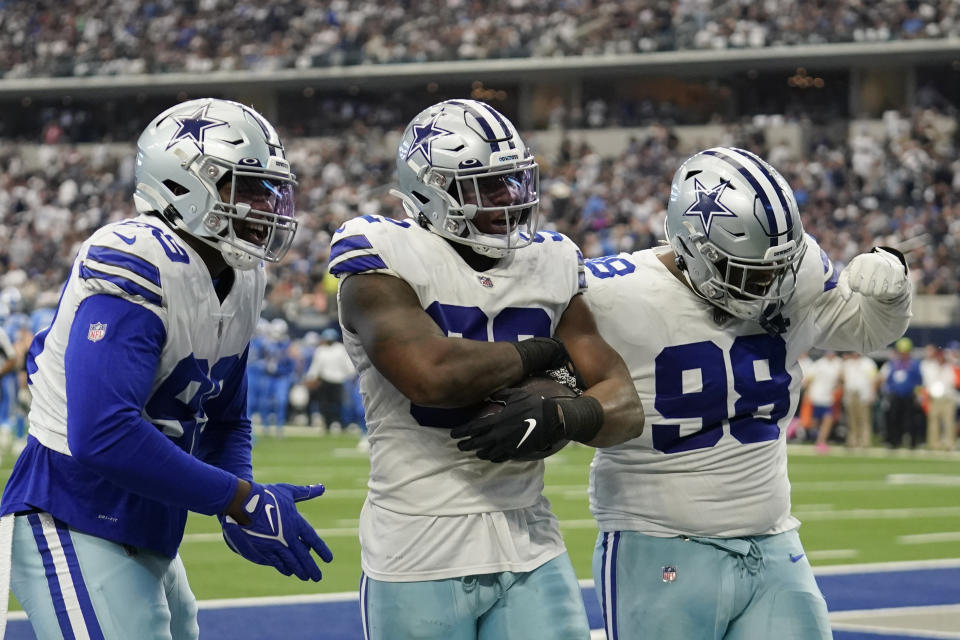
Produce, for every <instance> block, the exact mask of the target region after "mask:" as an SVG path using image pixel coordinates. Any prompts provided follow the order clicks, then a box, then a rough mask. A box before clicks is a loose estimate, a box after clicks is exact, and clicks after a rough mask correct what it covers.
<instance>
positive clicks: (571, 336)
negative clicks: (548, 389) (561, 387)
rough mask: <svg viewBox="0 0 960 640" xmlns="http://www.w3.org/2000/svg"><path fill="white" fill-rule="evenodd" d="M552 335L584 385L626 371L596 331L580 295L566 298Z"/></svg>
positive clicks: (613, 351) (595, 325)
mask: <svg viewBox="0 0 960 640" xmlns="http://www.w3.org/2000/svg"><path fill="white" fill-rule="evenodd" d="M554 337H556V338H558V339H559V340H560V341H561V342H563V344H564V346H566V348H567V353H569V354H570V358H571V359H572V360H573V363H574V365H575V366H576V367H577V371H578V372H579V373H580V376H581V377H582V378H583V381H584V382H585V383H586V384H587V386H588V387H590V386H593V385H595V384H596V383H598V382H600V381H601V380H606V379H607V378H610V377H611V376H613V375H617V374H623V373H624V372H625V371H626V365H624V364H623V359H622V358H621V357H620V354H618V353H617V352H616V351H615V350H614V349H613V347H611V346H610V345H609V344H607V342H606V340H604V339H603V337H602V336H601V335H600V333H599V331H598V329H597V323H596V322H595V320H594V318H593V313H592V312H591V311H590V308H589V307H588V306H587V304H586V302H585V301H584V299H583V296H580V295H578V296H574V298H573V299H572V300H571V301H570V304H569V305H568V306H567V308H566V310H565V311H564V312H563V315H562V316H561V317H560V322H559V323H558V325H557V330H556V332H555V334H554Z"/></svg>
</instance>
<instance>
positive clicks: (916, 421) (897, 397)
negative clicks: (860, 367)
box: [880, 337, 923, 449]
mask: <svg viewBox="0 0 960 640" xmlns="http://www.w3.org/2000/svg"><path fill="white" fill-rule="evenodd" d="M912 349H913V341H912V340H911V339H910V338H906V337H904V338H900V339H899V340H897V342H896V343H895V344H894V354H893V357H892V358H890V359H889V360H888V361H887V362H885V363H884V365H883V367H881V368H880V377H881V378H882V379H883V391H884V393H885V394H886V396H887V404H888V408H887V413H886V423H887V446H888V447H890V448H891V449H896V448H898V447H900V446H901V445H902V444H903V436H904V434H908V435H909V436H910V447H911V448H914V449H915V448H916V447H917V446H919V444H920V440H921V435H920V434H921V430H922V421H921V419H920V418H921V416H920V406H919V405H918V404H917V392H918V391H919V389H920V388H921V387H922V386H923V376H922V374H921V373H920V362H919V361H918V360H915V359H914V358H913V357H912V356H911V355H910V352H911V350H912Z"/></svg>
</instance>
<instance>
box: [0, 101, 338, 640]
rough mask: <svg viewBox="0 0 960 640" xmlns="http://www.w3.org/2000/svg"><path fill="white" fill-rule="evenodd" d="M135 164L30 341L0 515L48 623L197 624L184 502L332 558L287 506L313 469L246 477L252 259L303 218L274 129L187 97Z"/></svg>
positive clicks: (192, 633) (289, 549) (18, 579)
mask: <svg viewBox="0 0 960 640" xmlns="http://www.w3.org/2000/svg"><path fill="white" fill-rule="evenodd" d="M136 181H137V186H136V192H135V194H134V200H135V203H136V207H137V209H138V211H139V212H140V215H139V217H136V218H133V219H129V220H125V221H121V222H116V223H112V224H109V225H107V226H105V227H103V228H101V229H99V230H98V231H96V232H95V233H94V234H93V235H92V236H91V237H90V238H89V239H88V240H87V241H86V242H85V243H84V244H83V245H82V247H81V248H80V251H79V253H78V255H77V258H76V260H75V262H74V264H73V268H72V270H71V272H70V275H69V278H68V280H67V283H66V285H65V287H64V289H63V293H62V296H61V300H60V304H59V306H58V309H57V312H56V316H55V319H54V320H53V323H52V324H51V325H50V326H49V327H48V328H47V329H45V330H43V331H41V332H40V333H39V334H38V335H37V337H36V339H35V340H34V342H33V344H32V346H31V348H30V351H29V354H28V357H27V371H28V373H29V375H30V382H31V384H32V393H33V400H32V404H31V407H30V415H29V421H30V431H29V440H28V443H27V446H26V448H25V449H24V451H23V453H22V454H21V455H20V457H19V459H18V460H17V462H16V465H15V467H14V469H13V472H12V475H11V476H10V480H9V482H8V484H7V485H6V488H5V490H4V494H3V502H2V506H0V512H2V514H4V515H3V518H2V520H0V526H2V527H3V528H4V529H5V530H6V531H9V529H10V528H11V526H12V528H13V531H12V535H13V543H12V544H13V560H12V579H11V580H12V588H13V591H14V593H15V594H16V596H17V598H18V600H19V601H20V602H21V603H22V604H23V607H24V609H25V610H26V612H27V615H28V617H29V619H30V622H31V624H32V625H33V628H34V631H35V632H36V634H37V636H38V637H40V638H61V637H63V638H81V637H83V638H105V639H116V640H128V639H130V638H173V639H180V638H196V637H197V636H198V628H197V606H196V602H195V599H194V596H193V594H192V593H191V591H190V588H189V585H188V584H187V580H186V576H185V574H184V569H183V564H182V562H181V560H180V557H179V556H178V554H177V548H178V547H179V545H180V541H181V539H182V537H183V530H184V524H185V522H186V518H187V511H195V512H197V513H203V514H208V515H219V517H220V520H221V523H222V530H223V536H224V538H225V540H226V542H227V543H228V544H229V545H230V547H231V548H232V549H233V550H234V551H235V552H237V553H239V554H240V555H242V556H244V557H245V558H247V559H248V560H251V561H253V562H256V563H259V564H265V565H270V566H273V567H275V568H276V569H277V570H278V571H280V572H281V573H283V574H284V575H296V576H297V577H298V578H300V579H302V580H319V579H320V577H321V574H320V570H319V568H318V567H317V564H316V562H315V561H314V559H313V557H312V555H311V552H316V553H317V554H318V555H319V556H320V557H321V558H322V559H323V560H325V561H330V559H331V554H330V551H329V549H328V548H327V546H326V545H325V544H324V543H323V541H322V540H321V539H320V538H319V537H317V534H316V533H315V531H314V530H313V528H312V527H311V526H310V525H309V523H308V522H307V521H306V520H304V519H303V517H301V516H300V514H299V513H298V511H297V508H296V506H295V502H298V501H300V500H305V499H309V498H313V497H316V496H318V495H320V494H321V493H322V492H323V486H322V485H313V486H306V487H300V486H293V485H288V484H269V485H263V484H259V483H257V482H254V481H253V478H252V470H251V461H250V421H249V419H248V417H247V413H246V405H247V397H246V396H247V387H246V382H245V376H244V370H245V367H246V361H247V348H248V344H249V342H250V338H251V336H252V335H253V332H254V328H255V326H256V323H257V318H258V316H259V313H260V307H261V303H262V300H263V295H264V283H265V275H264V263H265V262H271V263H274V262H278V261H280V260H281V259H282V258H283V256H284V254H285V253H286V252H287V249H288V248H289V246H290V243H291V242H292V240H293V236H294V232H295V231H296V227H297V222H296V220H295V219H294V217H293V213H294V211H293V193H294V191H293V189H294V185H295V178H294V175H293V173H291V171H290V166H289V164H288V163H287V161H286V159H285V156H284V148H283V145H282V144H281V142H280V139H279V138H278V136H277V133H276V131H275V130H274V128H273V126H272V125H270V123H269V122H267V121H266V120H265V119H264V118H263V117H262V116H261V115H259V114H258V113H257V112H255V111H254V110H253V109H251V108H249V107H246V106H244V105H241V104H238V103H235V102H230V101H226V100H216V99H200V100H192V101H189V102H184V103H181V104H179V105H177V106H175V107H172V108H170V109H168V110H166V111H164V112H163V113H161V114H160V115H159V116H157V117H156V118H155V119H154V120H153V121H152V122H151V123H150V124H149V125H148V126H147V128H146V130H144V132H143V134H142V135H141V136H140V139H139V141H138V143H137V163H136ZM2 538H3V536H0V539H2ZM0 546H2V545H0ZM5 551H6V554H9V548H8V549H6V550H5ZM6 557H7V558H9V555H6ZM5 564H6V560H0V565H5ZM2 588H3V591H4V593H5V592H6V587H5V586H3V587H2ZM5 601H6V598H4V602H5Z"/></svg>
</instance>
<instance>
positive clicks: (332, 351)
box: [303, 327, 357, 432]
mask: <svg viewBox="0 0 960 640" xmlns="http://www.w3.org/2000/svg"><path fill="white" fill-rule="evenodd" d="M356 375H357V370H356V369H355V368H354V366H353V362H351V360H350V356H349V355H348V354H347V348H346V347H344V346H343V343H342V342H340V332H339V331H337V330H336V329H334V328H332V327H330V328H327V329H324V330H323V331H321V332H320V344H318V345H317V348H316V349H315V350H314V352H313V358H312V359H311V360H310V367H309V368H308V369H307V373H306V375H304V379H303V381H304V384H305V385H306V387H307V389H309V390H310V395H311V397H312V399H315V400H316V405H317V408H318V410H319V412H320V418H321V419H322V421H323V426H322V428H323V429H326V430H327V431H328V432H335V431H340V429H341V427H342V425H344V424H345V420H346V419H347V418H346V417H345V416H344V408H345V406H346V403H347V400H348V399H347V398H346V395H345V394H346V392H347V387H346V383H348V382H349V381H350V380H351V379H353V378H354V377H355V376H356ZM310 404H311V406H313V404H314V403H313V402H311V403H310ZM311 424H312V415H311Z"/></svg>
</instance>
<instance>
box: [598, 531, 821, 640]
mask: <svg viewBox="0 0 960 640" xmlns="http://www.w3.org/2000/svg"><path fill="white" fill-rule="evenodd" d="M593 578H594V581H595V583H596V586H597V596H598V598H599V599H600V607H601V608H602V610H603V620H604V626H605V628H606V632H607V639H608V640H641V639H646V638H651V639H656V640H691V638H696V639H697V640H757V639H759V638H764V639H767V638H770V639H775V640H824V639H828V638H832V637H833V636H832V633H831V631H830V621H829V619H828V617H827V604H826V601H824V599H823V595H821V593H820V589H819V587H817V583H816V581H815V580H814V577H813V570H812V569H811V568H810V563H809V562H808V561H807V558H806V556H805V555H804V551H803V547H802V546H801V544H800V536H799V535H798V534H797V532H796V531H795V530H794V531H787V532H784V533H780V534H777V535H770V536H753V537H749V538H730V539H722V538H655V537H652V536H645V535H643V534H640V533H637V532H635V531H616V532H600V535H599V536H598V538H597V546H596V548H595V549H594V553H593Z"/></svg>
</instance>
